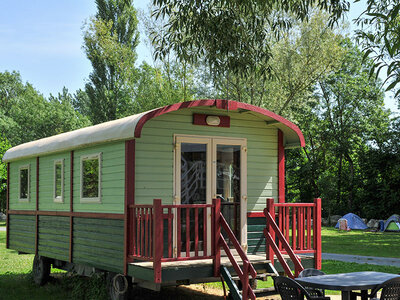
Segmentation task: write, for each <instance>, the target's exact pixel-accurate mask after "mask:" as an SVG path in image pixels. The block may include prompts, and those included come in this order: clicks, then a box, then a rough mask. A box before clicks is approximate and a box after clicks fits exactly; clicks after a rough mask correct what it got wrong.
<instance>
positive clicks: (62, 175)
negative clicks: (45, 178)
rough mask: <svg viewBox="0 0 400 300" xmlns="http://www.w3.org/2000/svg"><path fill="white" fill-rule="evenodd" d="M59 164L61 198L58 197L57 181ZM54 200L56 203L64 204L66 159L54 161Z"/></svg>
mask: <svg viewBox="0 0 400 300" xmlns="http://www.w3.org/2000/svg"><path fill="white" fill-rule="evenodd" d="M58 164H61V196H58V197H57V195H56V190H57V186H56V184H57V181H56V179H57V178H56V166H57V165H58ZM53 175H54V178H53V200H54V202H56V203H64V158H61V159H56V160H55V161H54V168H53Z"/></svg>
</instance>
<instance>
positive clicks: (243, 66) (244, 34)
mask: <svg viewBox="0 0 400 300" xmlns="http://www.w3.org/2000/svg"><path fill="white" fill-rule="evenodd" d="M153 4H154V5H155V6H156V10H155V11H154V16H155V17H156V18H165V19H166V26H165V31H163V32H161V33H155V35H154V42H155V43H156V44H157V49H156V50H157V51H156V57H158V56H165V55H167V54H168V53H169V52H171V51H173V52H174V53H175V54H176V55H177V56H178V57H179V59H180V60H181V61H185V62H188V63H195V62H198V61H201V60H204V61H205V62H206V64H207V65H208V66H209V67H210V69H211V71H212V72H213V73H214V74H216V75H220V74H225V72H230V73H231V74H235V75H242V76H245V75H248V74H255V73H257V74H258V75H257V76H265V75H266V74H268V73H269V72H270V65H269V61H270V58H271V55H272V53H271V46H272V43H273V41H272V40H271V39H270V36H271V32H272V35H274V36H276V37H279V36H280V34H281V33H282V31H283V30H286V29H287V28H288V27H290V25H291V24H290V20H291V16H293V17H294V19H297V20H306V19H307V18H308V16H309V13H310V9H311V8H312V7H313V6H316V7H317V8H319V9H324V10H328V12H329V13H330V16H331V18H330V21H332V22H331V23H335V22H336V21H337V20H338V19H339V18H340V17H341V16H342V13H343V12H344V11H346V10H347V9H348V2H347V1H345V0H333V1H331V0H323V1H308V0H285V1H281V0H274V1H266V0H260V1H231V0H223V1H219V0H218V1H217V0H206V1H195V0H186V1H181V0H153Z"/></svg>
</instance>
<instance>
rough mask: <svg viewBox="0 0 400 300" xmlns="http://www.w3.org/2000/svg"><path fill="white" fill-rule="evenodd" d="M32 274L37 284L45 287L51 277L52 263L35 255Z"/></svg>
mask: <svg viewBox="0 0 400 300" xmlns="http://www.w3.org/2000/svg"><path fill="white" fill-rule="evenodd" d="M32 274H33V280H34V281H35V283H36V284H38V285H44V284H45V283H46V282H47V281H48V280H49V277H50V261H49V260H48V259H47V258H45V257H43V256H39V255H35V258H34V259H33V266H32Z"/></svg>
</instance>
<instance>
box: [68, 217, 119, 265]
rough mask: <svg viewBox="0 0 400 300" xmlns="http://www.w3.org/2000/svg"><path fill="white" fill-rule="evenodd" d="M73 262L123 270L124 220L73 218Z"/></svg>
mask: <svg viewBox="0 0 400 300" xmlns="http://www.w3.org/2000/svg"><path fill="white" fill-rule="evenodd" d="M73 228H74V229H73V230H74V247H73V262H74V263H81V264H88V263H89V264H90V265H92V266H95V267H97V268H100V269H105V270H110V271H114V272H119V273H122V272H123V263H124V221H123V220H107V219H94V218H77V217H75V218H74V226H73Z"/></svg>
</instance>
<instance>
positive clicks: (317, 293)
mask: <svg viewBox="0 0 400 300" xmlns="http://www.w3.org/2000/svg"><path fill="white" fill-rule="evenodd" d="M319 275H325V273H324V272H322V271H321V270H317V269H314V268H309V269H304V270H303V271H301V272H300V274H299V276H298V277H299V278H303V277H310V276H319ZM304 288H305V289H306V290H307V292H308V293H309V294H310V295H311V297H321V296H325V290H323V289H316V288H312V287H308V286H305V287H304Z"/></svg>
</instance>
